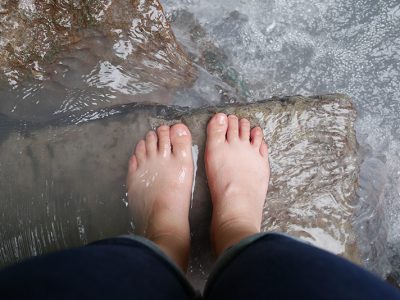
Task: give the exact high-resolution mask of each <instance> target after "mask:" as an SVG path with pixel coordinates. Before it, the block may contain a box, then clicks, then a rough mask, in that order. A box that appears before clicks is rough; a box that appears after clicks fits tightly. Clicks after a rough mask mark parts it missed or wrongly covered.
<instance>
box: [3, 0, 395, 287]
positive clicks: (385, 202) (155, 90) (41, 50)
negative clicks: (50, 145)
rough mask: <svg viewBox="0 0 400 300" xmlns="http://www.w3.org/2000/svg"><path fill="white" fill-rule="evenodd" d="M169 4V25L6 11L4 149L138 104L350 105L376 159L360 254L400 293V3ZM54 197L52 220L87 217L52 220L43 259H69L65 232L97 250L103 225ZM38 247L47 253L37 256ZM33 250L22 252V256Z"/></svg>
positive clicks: (112, 7)
mask: <svg viewBox="0 0 400 300" xmlns="http://www.w3.org/2000/svg"><path fill="white" fill-rule="evenodd" d="M161 2H162V3H163V4H164V8H165V9H166V14H164V13H163V11H162V8H161V6H160V5H159V3H158V2H156V1H151V0H149V1H143V0H141V1H138V0H135V1H128V0H120V1H116V0H115V1H111V0H108V1H106V0H96V1H90V5H89V4H87V3H89V2H86V1H39V0H36V1H34V0H20V1H10V0H7V1H3V2H1V4H0V143H1V142H2V141H4V140H6V139H7V137H8V135H9V133H10V131H11V130H15V131H16V132H17V133H19V137H18V138H19V139H21V140H24V139H25V138H26V137H27V136H29V132H30V130H31V129H32V128H33V127H35V126H37V124H36V125H33V124H34V123H36V122H37V121H40V122H45V121H47V120H49V119H55V120H60V119H61V120H65V117H66V116H67V120H68V122H69V123H71V122H72V123H75V124H82V123H85V122H87V121H90V120H93V119H102V118H106V117H109V116H111V115H114V114H117V113H118V108H116V109H115V110H114V109H108V108H107V107H108V106H114V105H118V104H126V103H131V102H158V103H172V104H179V105H184V106H192V107H198V106H201V105H204V104H207V103H212V104H217V103H221V102H225V103H230V102H238V101H240V102H244V101H254V100H260V99H266V98H269V97H270V96H272V95H290V94H305V95H310V94H324V93H327V92H342V93H346V94H348V95H350V96H351V97H352V99H353V101H354V103H355V106H356V108H357V112H358V120H357V123H356V131H357V140H358V143H359V144H360V146H361V148H362V150H363V152H362V153H363V163H362V165H361V171H360V178H359V183H360V189H359V190H358V200H359V212H358V216H357V222H355V223H354V225H355V228H356V229H357V238H358V246H359V249H360V251H361V253H362V254H363V257H364V264H365V265H366V266H367V267H368V268H369V269H370V270H372V271H374V272H376V273H378V274H380V275H382V276H386V275H387V274H391V276H392V278H394V280H395V281H396V280H397V282H400V250H399V249H400V217H399V215H400V201H399V199H400V196H399V195H400V188H399V187H400V141H399V138H398V137H399V136H400V123H399V119H398V116H399V114H400V101H399V99H400V88H399V82H400V64H399V61H400V56H399V53H400V3H399V1H398V0H378V1H375V0H355V1H350V2H349V1H344V0H322V1H320V0H319V1H310V0H295V1H290V2H288V1H277V0H271V1H264V0H248V1H243V0H201V1H200V0H161ZM167 21H170V22H171V24H172V29H173V31H174V33H175V34H176V37H177V40H178V42H179V43H180V44H181V45H182V46H183V48H184V50H182V48H181V47H180V45H179V44H178V42H177V41H176V39H175V36H174V33H172V31H171V28H170V26H169V25H168V22H167ZM160 50H161V52H160ZM102 107H103V108H105V109H103V110H102V109H100V108H102ZM157 113H160V114H161V115H163V114H164V113H165V112H162V111H158V112H157ZM105 122H106V121H105ZM74 130H77V131H79V130H80V127H79V126H77V127H76V128H74ZM141 130H144V129H143V128H142V127H141V128H140V130H138V132H141ZM96 132H97V134H98V135H101V134H103V132H102V131H101V130H100V131H96ZM50 134H51V132H50ZM66 134H68V131H67V133H66ZM46 151H47V150H46ZM43 155H44V154H43ZM0 163H1V162H0ZM21 169H23V166H22V167H21ZM87 176H88V178H91V177H90V176H89V175H87ZM118 180H123V179H121V178H119V179H118ZM88 182H90V179H88ZM88 182H86V181H85V182H82V184H83V185H84V187H85V185H86V186H87V185H88ZM43 184H44V187H45V188H43V197H45V196H46V195H49V194H53V195H55V198H54V199H55V201H54V202H53V203H52V204H51V205H50V204H49V205H48V206H47V208H48V214H49V215H50V216H52V213H53V212H54V211H55V210H56V209H57V210H58V211H60V210H62V209H63V208H64V207H70V206H73V205H77V207H84V209H83V210H81V211H79V210H78V211H77V215H74V216H72V219H71V220H72V221H71V220H68V222H69V223H66V222H64V223H63V222H59V220H50V219H49V220H50V221H49V223H48V224H50V225H48V226H47V227H40V226H39V227H36V228H33V229H32V231H30V232H26V233H24V234H26V237H27V238H29V239H30V240H31V241H32V243H31V246H32V247H33V248H32V249H30V251H33V252H32V253H34V250H35V249H42V250H43V249H44V248H45V247H48V246H49V243H53V245H54V246H55V247H56V248H57V247H60V245H61V246H62V245H63V242H62V234H61V238H58V237H57V239H56V238H55V234H54V232H61V233H64V232H67V231H68V230H69V229H74V230H75V229H77V231H75V233H76V234H75V235H73V236H71V237H70V238H71V239H75V240H74V241H75V242H76V244H79V243H81V242H82V241H84V240H88V239H90V232H91V230H90V228H93V227H90V226H89V225H88V223H85V222H88V221H87V220H88V219H90V218H91V217H93V216H92V215H90V213H88V211H89V210H87V204H86V202H85V201H86V200H85V199H83V200H82V201H81V202H79V203H77V202H75V203H74V202H73V199H76V197H77V196H76V195H75V194H74V193H73V192H71V193H70V194H69V195H68V196H67V197H66V198H67V201H66V202H63V201H62V199H64V200H65V195H58V194H57V190H55V189H54V182H52V181H51V180H50V181H47V182H44V183H43ZM85 188H89V187H85ZM118 197H119V196H118ZM121 197H122V198H121V199H122V200H124V199H123V196H121ZM57 199H58V200H57ZM320 200H321V203H323V204H324V205H326V207H328V209H331V208H332V207H334V206H335V205H334V204H335V203H334V202H332V199H331V197H330V196H329V195H326V197H325V196H324V197H322V198H321V199H320ZM122 203H123V202H122ZM97 204H99V203H97ZM43 205H45V204H43ZM99 205H100V204H99ZM47 208H46V209H47ZM22 209H24V212H27V213H29V211H26V210H27V208H26V207H22ZM106 210H107V209H105V211H106ZM120 213H121V214H123V210H122V209H121V211H120ZM292 213H293V214H296V213H299V210H297V209H296V207H294V208H292ZM6 217H7V216H6V214H5V213H4V212H3V218H6ZM75 217H76V218H75ZM271 221H272V220H271ZM9 224H12V223H9ZM125 225H126V226H125ZM270 225H271V224H270ZM272 225H273V224H272ZM7 226H8V225H7ZM9 226H11V227H12V225H9ZM57 226H58V227H57ZM61 227H62V228H61ZM125 227H129V224H124V227H123V228H125ZM3 228H5V230H6V229H7V228H6V227H3ZM88 228H89V229H88ZM121 228H122V227H121ZM297 229H298V228H296V226H292V227H291V228H288V230H292V231H293V232H296V230H297ZM116 230H118V228H117V229H116ZM297 232H300V231H299V230H297ZM104 234H107V232H105V233H104ZM302 234H303V238H306V239H307V238H308V239H310V237H311V236H314V237H315V236H320V240H324V239H325V242H326V243H330V244H331V245H333V246H335V245H336V246H337V249H338V252H340V250H341V245H340V244H338V243H334V241H333V243H332V240H329V239H326V234H325V233H324V232H316V231H315V230H314V231H312V230H308V232H307V230H304V228H303V231H302ZM338 236H340V234H339V235H338ZM38 241H39V242H43V243H45V242H46V243H47V242H48V244H46V245H44V244H43V245H42V244H40V243H39V246H38V247H36V248H35V247H34V246H35V242H38ZM21 242H22V241H21V240H19V239H18V238H16V239H15V240H13V242H12V243H9V245H12V246H13V247H16V249H18V247H19V245H20V244H21ZM72 244H73V243H72ZM10 247H11V246H10ZM40 247H42V248H40ZM10 249H11V248H10ZM198 266H200V272H203V271H204V270H203V269H201V266H202V264H201V263H200V264H199V265H198ZM197 272H199V270H197Z"/></svg>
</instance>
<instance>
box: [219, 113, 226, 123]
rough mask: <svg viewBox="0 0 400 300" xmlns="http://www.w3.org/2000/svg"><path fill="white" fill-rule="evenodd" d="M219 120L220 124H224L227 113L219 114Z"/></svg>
mask: <svg viewBox="0 0 400 300" xmlns="http://www.w3.org/2000/svg"><path fill="white" fill-rule="evenodd" d="M217 121H218V124H220V125H224V124H225V115H222V114H221V115H218V118H217Z"/></svg>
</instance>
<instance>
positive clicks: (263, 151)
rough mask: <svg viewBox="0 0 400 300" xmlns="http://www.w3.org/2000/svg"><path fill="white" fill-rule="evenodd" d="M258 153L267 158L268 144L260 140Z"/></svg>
mask: <svg viewBox="0 0 400 300" xmlns="http://www.w3.org/2000/svg"><path fill="white" fill-rule="evenodd" d="M260 153H261V156H262V157H264V158H265V159H268V145H267V143H266V142H265V141H262V142H261V146H260Z"/></svg>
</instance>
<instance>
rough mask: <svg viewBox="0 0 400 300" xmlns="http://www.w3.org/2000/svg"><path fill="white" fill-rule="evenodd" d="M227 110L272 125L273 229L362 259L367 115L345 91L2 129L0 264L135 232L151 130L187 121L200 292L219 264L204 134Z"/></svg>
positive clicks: (133, 109)
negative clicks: (131, 206)
mask: <svg viewBox="0 0 400 300" xmlns="http://www.w3.org/2000/svg"><path fill="white" fill-rule="evenodd" d="M219 111H222V112H225V113H227V114H236V115H238V116H239V117H246V118H248V119H249V120H250V122H251V124H252V126H256V125H259V126H261V127H262V129H263V131H264V134H265V137H266V140H267V142H268V144H269V154H270V165H271V179H270V183H269V184H270V187H269V192H268V196H267V200H266V204H265V209H264V219H263V224H262V230H263V231H279V232H285V233H288V234H290V235H293V236H296V237H299V238H301V239H304V240H306V241H309V242H311V243H313V244H316V245H317V246H319V247H322V248H325V249H327V250H328V251H331V252H333V253H336V254H338V255H342V256H344V257H347V258H349V259H351V260H352V261H354V262H359V261H360V257H359V253H358V250H357V245H356V235H355V233H354V231H353V228H352V222H353V221H354V217H355V215H354V205H355V203H354V201H355V191H356V188H357V177H358V167H359V160H358V154H357V144H356V138H355V132H354V127H353V125H354V121H355V118H356V112H355V110H354V108H353V106H352V104H351V101H350V99H349V98H348V97H346V96H344V95H339V94H334V95H325V96H318V97H309V98H307V97H302V96H294V97H287V98H281V99H278V98H274V99H271V100H266V101H260V102H256V103H251V104H233V105H227V106H219V107H206V108H202V109H196V110H192V109H190V108H178V107H168V106H162V105H142V104H129V105H123V106H119V107H114V108H110V109H103V110H98V111H92V112H89V113H86V114H83V115H81V116H80V117H79V118H77V119H70V118H65V119H61V120H59V121H57V122H51V123H42V124H27V123H24V124H14V126H13V129H12V130H11V132H8V133H7V136H6V135H5V132H4V131H2V130H0V134H2V135H3V139H2V138H0V195H1V201H0V210H1V211H2V212H3V213H2V214H1V215H0V222H1V224H2V226H1V229H0V240H1V241H2V243H1V246H0V259H1V264H2V265H7V264H10V263H13V262H16V261H19V260H21V259H23V258H26V257H29V256H32V255H38V254H42V253H46V252H49V251H54V250H57V249H63V248H66V247H73V246H79V245H83V244H85V243H88V242H91V241H94V240H97V239H101V238H106V237H110V236H115V235H119V234H124V233H129V232H132V230H133V227H134V220H131V219H130V217H129V213H128V209H127V208H126V206H127V199H126V194H125V192H126V189H125V176H126V172H127V162H128V158H129V157H130V155H131V153H132V150H133V147H134V145H135V143H136V142H137V141H138V140H140V139H142V138H143V137H144V135H145V133H146V132H147V131H148V130H150V129H154V128H155V127H156V126H158V125H160V124H165V123H167V124H173V123H177V122H181V121H182V122H183V123H185V124H187V125H188V127H189V128H190V130H191V132H192V135H193V153H194V154H195V164H196V168H195V170H196V176H195V185H194V191H193V199H192V204H191V210H190V221H191V230H192V244H193V247H192V256H191V264H190V268H189V277H190V278H191V280H192V282H193V283H194V284H195V285H196V286H201V285H202V284H203V283H204V280H205V278H206V276H207V273H208V272H209V270H210V268H211V265H212V262H213V258H212V251H211V246H210V242H209V223H210V216H211V210H212V205H211V201H210V197H209V191H208V187H207V180H206V177H205V170H204V162H203V153H204V145H205V138H206V135H205V132H206V130H205V129H206V124H207V122H208V120H209V119H210V117H211V116H212V115H213V113H215V112H219ZM0 124H1V123H0ZM0 129H1V128H0ZM241 159H243V158H241ZM244 159H245V158H244ZM238 176H240V174H238Z"/></svg>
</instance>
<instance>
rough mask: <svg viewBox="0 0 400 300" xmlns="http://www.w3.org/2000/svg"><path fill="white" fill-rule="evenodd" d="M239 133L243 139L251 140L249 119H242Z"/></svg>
mask: <svg viewBox="0 0 400 300" xmlns="http://www.w3.org/2000/svg"><path fill="white" fill-rule="evenodd" d="M239 133H240V139H241V140H242V141H250V122H249V120H247V119H240V121H239Z"/></svg>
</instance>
